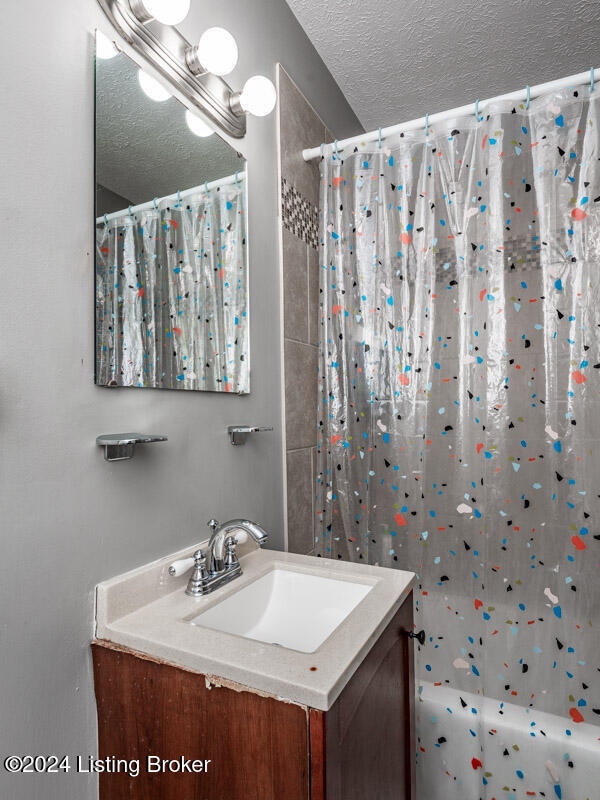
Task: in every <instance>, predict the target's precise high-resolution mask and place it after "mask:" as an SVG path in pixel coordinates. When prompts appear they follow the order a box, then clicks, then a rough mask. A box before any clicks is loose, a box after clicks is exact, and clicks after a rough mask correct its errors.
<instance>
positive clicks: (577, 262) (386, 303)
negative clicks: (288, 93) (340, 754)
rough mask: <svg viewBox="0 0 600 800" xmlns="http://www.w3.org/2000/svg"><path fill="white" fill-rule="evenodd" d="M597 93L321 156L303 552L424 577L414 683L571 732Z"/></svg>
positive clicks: (592, 382) (592, 546)
mask: <svg viewBox="0 0 600 800" xmlns="http://www.w3.org/2000/svg"><path fill="white" fill-rule="evenodd" d="M599 95H600V92H598V91H597V92H596V93H595V94H594V93H590V91H589V89H588V88H587V87H584V88H580V89H579V90H577V91H573V90H569V91H563V92H560V93H557V94H555V95H553V96H546V97H542V98H539V99H537V100H535V101H532V102H531V104H530V107H529V108H526V107H525V104H523V105H517V106H516V107H515V106H512V105H506V104H498V105H496V106H495V107H490V108H488V110H487V111H486V115H485V118H484V117H481V118H480V119H475V117H474V116H473V117H471V118H460V119H456V120H455V121H454V123H452V124H448V126H447V127H446V124H444V127H443V128H442V127H439V128H436V129H435V130H434V129H432V128H429V129H428V130H427V131H425V130H423V131H420V132H413V133H407V134H406V135H400V136H396V137H394V138H392V139H387V140H384V141H383V142H382V143H381V145H379V144H378V143H377V142H375V143H374V144H372V145H364V146H361V147H358V148H357V149H356V150H355V151H354V152H352V153H349V152H344V153H341V154H339V156H338V157H336V155H335V152H334V153H333V154H332V155H329V156H327V157H325V158H323V159H322V162H321V182H322V186H321V201H322V208H321V212H322V213H321V224H322V230H321V235H322V257H321V259H322V260H321V264H322V278H321V289H322V310H323V314H322V337H321V373H320V389H321V394H320V405H319V421H320V423H319V427H320V444H319V483H318V488H317V508H318V514H317V523H316V537H315V538H316V547H317V552H318V553H319V554H320V555H322V556H325V557H331V558H343V559H351V560H354V561H360V560H362V561H365V563H369V564H380V565H382V566H388V567H397V568H403V569H409V570H413V571H415V572H416V573H417V574H418V584H417V587H416V590H415V602H416V624H417V627H418V628H424V629H425V631H426V634H427V640H426V644H425V645H424V646H423V647H420V648H419V653H418V662H417V669H418V675H417V678H418V680H419V681H430V682H432V683H433V684H441V685H445V686H448V687H451V688H453V689H456V690H459V691H460V692H471V693H473V694H474V695H479V696H484V695H485V696H487V697H491V698H497V699H498V705H497V708H498V712H497V713H500V714H501V713H502V710H501V709H502V705H501V704H502V702H506V703H511V704H517V705H520V706H523V707H530V708H531V709H534V710H543V711H546V712H550V713H551V714H554V715H559V717H561V718H563V721H564V726H563V728H564V729H565V730H567V729H569V730H570V729H571V728H572V729H577V726H578V725H581V726H582V727H583V724H584V723H585V724H590V723H591V724H593V725H597V724H599V723H600V716H598V715H599V714H600V674H599V668H600V654H599V651H600V639H599V631H598V625H599V623H600V577H599V562H600V541H599V540H600V141H599V137H600V129H599V125H598V122H599V118H598V111H599V107H600V97H599ZM476 711H477V709H474V715H475V716H474V718H473V730H472V731H471V734H472V735H473V736H476V737H477V738H476V741H475V743H474V744H473V747H475V746H477V748H479V749H478V750H477V751H475V752H476V756H477V757H476V758H474V759H473V761H471V755H469V761H468V762H467V761H465V769H468V770H469V771H470V770H471V769H474V770H479V773H478V774H480V775H481V778H480V786H481V788H480V796H481V797H482V798H492V797H495V798H499V797H509V796H510V797H512V796H513V795H510V794H507V793H506V791H507V790H508V788H509V787H506V786H505V787H504V789H502V786H497V785H494V778H493V776H491V775H489V774H486V773H485V763H486V758H485V756H486V748H487V747H488V745H487V744H486V742H487V741H488V740H489V739H490V734H489V729H484V728H478V727H477V717H476ZM479 724H480V725H481V723H479ZM596 730H597V731H598V734H597V736H600V729H596ZM567 735H570V734H567ZM436 746H437V747H444V743H443V742H442V743H438V744H436ZM424 749H425V748H424ZM420 756H421V758H422V759H423V758H425V759H426V758H427V754H426V753H425V754H423V753H421V754H420ZM424 763H425V769H427V766H426V764H427V762H426V761H424ZM576 767H577V764H575V765H574V768H575V770H576ZM446 769H447V772H446V775H451V774H452V771H453V770H455V772H454V775H456V770H460V769H463V765H462V764H460V765H459V766H458V767H457V766H456V765H453V766H448V767H447V768H446ZM521 777H522V776H521ZM514 780H515V782H516V783H519V780H520V777H519V775H518V774H517V775H516V776H515V777H514ZM549 780H550V782H551V783H552V782H555V780H558V778H557V777H556V775H554V777H552V776H550V777H549ZM520 785H521V786H525V783H524V782H523V781H521V784H520ZM557 786H558V788H556V790H555V792H554V793H553V792H552V787H550V790H548V789H546V791H547V792H548V793H547V795H546V796H547V797H550V796H552V797H555V796H557V797H560V796H561V790H560V785H557ZM534 794H535V793H534ZM446 796H448V797H449V796H450V795H446ZM452 796H454V795H452ZM514 796H515V797H516V796H517V795H516V794H515V795H514ZM521 796H523V797H525V796H526V795H525V794H523V795H521V794H518V797H519V798H520V797H521ZM527 796H531V792H530V794H529V795H527ZM537 796H541V795H539V794H538V795H537ZM573 797H575V795H573ZM465 800H472V799H471V797H465ZM576 800H579V797H577V798H576ZM582 800H583V798H582Z"/></svg>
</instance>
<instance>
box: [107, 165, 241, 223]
mask: <svg viewBox="0 0 600 800" xmlns="http://www.w3.org/2000/svg"><path fill="white" fill-rule="evenodd" d="M245 177H246V172H245V170H244V171H243V172H235V173H234V174H233V175H228V176H227V177H226V178H219V179H218V180H216V181H210V182H207V183H202V184H200V186H192V188H191V189H185V191H183V192H175V194H169V195H166V196H165V197H155V198H154V200H156V202H157V203H162V202H163V201H164V200H177V201H179V200H185V198H186V197H189V196H190V195H192V194H194V193H195V192H197V191H198V190H201V189H204V191H208V190H209V189H219V188H220V187H221V186H228V185H229V184H230V183H238V181H241V180H243V179H244V178H245ZM154 200H148V201H147V202H146V203H140V204H139V205H137V206H129V208H124V209H123V210H122V211H113V212H112V213H110V214H103V215H102V216H101V217H96V225H101V224H102V223H103V222H104V223H105V224H106V223H107V222H111V221H112V220H113V219H118V218H119V217H122V216H124V215H125V214H131V215H133V214H136V213H137V212H138V211H146V210H147V209H149V208H152V207H153V206H154Z"/></svg>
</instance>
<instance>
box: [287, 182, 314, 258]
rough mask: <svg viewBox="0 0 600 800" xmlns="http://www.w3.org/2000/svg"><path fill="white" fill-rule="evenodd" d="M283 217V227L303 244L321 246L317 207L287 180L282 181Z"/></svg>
mask: <svg viewBox="0 0 600 800" xmlns="http://www.w3.org/2000/svg"><path fill="white" fill-rule="evenodd" d="M281 217H282V221H283V227H284V228H287V230H288V231H290V232H291V233H293V234H294V235H295V236H297V237H298V238H299V239H302V241H303V242H306V244H308V245H310V246H311V247H314V249H315V250H316V249H317V247H318V245H319V212H318V209H317V207H316V206H314V205H313V204H312V203H311V202H310V201H308V200H307V199H306V198H305V197H303V196H302V195H301V194H300V192H299V191H298V190H297V189H295V188H294V187H293V186H292V185H291V184H290V183H288V182H287V180H286V179H285V178H282V180H281Z"/></svg>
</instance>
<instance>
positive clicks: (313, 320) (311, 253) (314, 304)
mask: <svg viewBox="0 0 600 800" xmlns="http://www.w3.org/2000/svg"><path fill="white" fill-rule="evenodd" d="M307 251H308V252H307V260H308V264H307V268H308V341H309V342H310V344H314V345H318V344H319V334H320V332H321V305H320V301H321V293H320V291H319V277H320V273H321V266H320V264H321V262H320V260H319V252H320V251H319V250H315V249H314V248H312V247H308V248H307Z"/></svg>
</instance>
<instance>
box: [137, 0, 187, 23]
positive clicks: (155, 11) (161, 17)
mask: <svg viewBox="0 0 600 800" xmlns="http://www.w3.org/2000/svg"><path fill="white" fill-rule="evenodd" d="M190 2H191V0H142V5H143V6H144V8H145V9H146V11H147V12H148V14H149V15H150V16H151V17H152V18H153V19H155V20H157V21H158V22H162V24H163V25H178V24H179V23H180V22H183V20H184V19H185V18H186V17H187V15H188V11H189V10H190Z"/></svg>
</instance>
